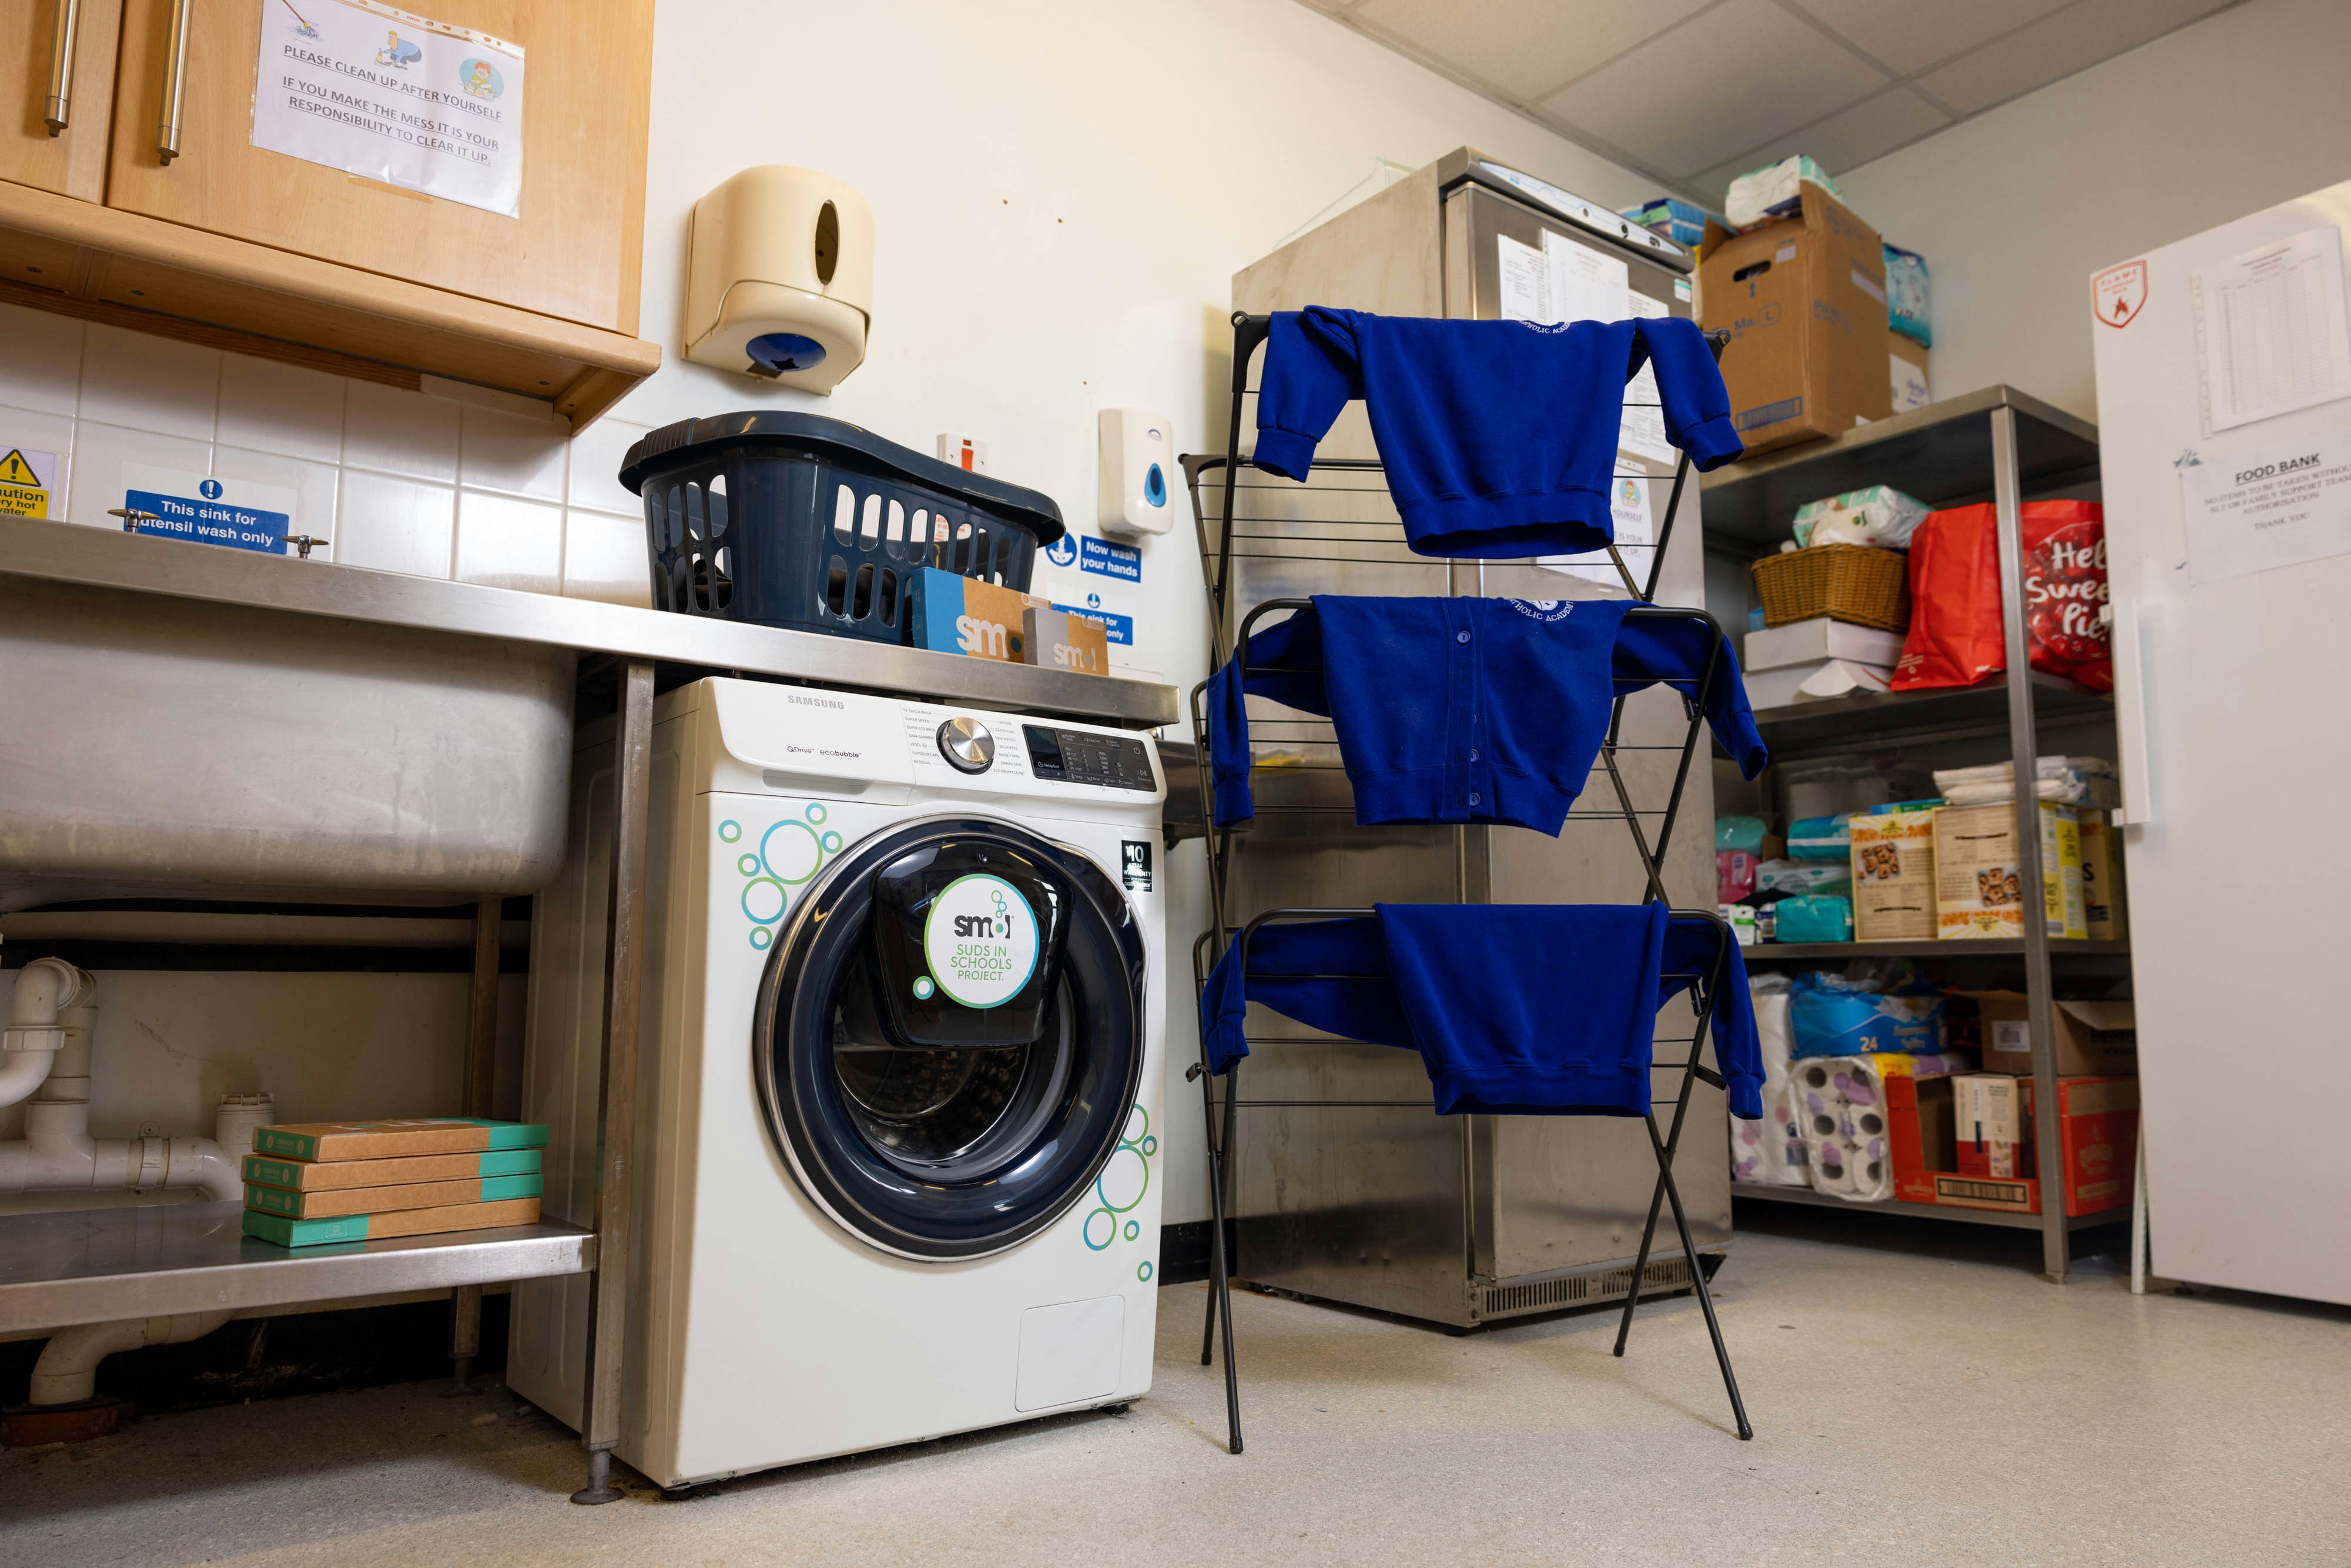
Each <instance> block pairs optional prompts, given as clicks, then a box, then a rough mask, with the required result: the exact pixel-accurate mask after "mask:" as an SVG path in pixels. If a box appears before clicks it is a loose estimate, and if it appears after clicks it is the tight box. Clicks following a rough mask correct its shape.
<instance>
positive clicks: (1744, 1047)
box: [1714, 942, 1763, 1122]
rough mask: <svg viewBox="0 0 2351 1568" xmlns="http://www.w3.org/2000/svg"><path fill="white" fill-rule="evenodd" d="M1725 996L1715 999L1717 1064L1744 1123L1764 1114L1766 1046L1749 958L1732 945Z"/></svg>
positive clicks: (1732, 1104)
mask: <svg viewBox="0 0 2351 1568" xmlns="http://www.w3.org/2000/svg"><path fill="white" fill-rule="evenodd" d="M1725 957H1726V958H1727V959H1728V962H1727V963H1725V965H1724V966H1723V971H1724V972H1723V977H1722V994H1721V995H1720V996H1718V997H1716V998H1714V1064H1715V1066H1716V1067H1718V1068H1719V1069H1721V1071H1722V1082H1723V1093H1724V1095H1725V1096H1726V1097H1727V1098H1728V1099H1729V1102H1730V1113H1731V1114H1732V1115H1734V1116H1736V1117H1738V1118H1739V1119H1740V1120H1741V1121H1743V1122H1753V1121H1757V1120H1760V1119H1761V1116H1762V1114H1763V1043H1762V1040H1761V1037H1759V1036H1758V1035H1757V1033H1756V1032H1755V998H1754V996H1753V995H1752V994H1751V993H1750V991H1749V990H1748V987H1747V957H1746V955H1744V954H1742V953H1741V952H1740V950H1739V944H1738V943H1736V942H1732V943H1731V944H1730V945H1729V952H1728V953H1727V954H1725Z"/></svg>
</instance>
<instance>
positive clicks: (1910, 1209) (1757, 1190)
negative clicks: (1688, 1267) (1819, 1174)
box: [1730, 1181, 2131, 1230]
mask: <svg viewBox="0 0 2351 1568" xmlns="http://www.w3.org/2000/svg"><path fill="white" fill-rule="evenodd" d="M1730 1196H1731V1197H1746V1198H1756V1199H1760V1200H1761V1201H1762V1202H1765V1203H1797V1204H1804V1205H1807V1206H1809V1207H1813V1208H1838V1209H1844V1210H1847V1211H1849V1212H1855V1213H1862V1214H1902V1215H1910V1216H1913V1217H1915V1218H1920V1219H1952V1220H1957V1221H1959V1223H1960V1224H1962V1225H2004V1226H2007V1227H2009V1228H2011V1229H2015V1230H2039V1229H2041V1228H2043V1226H2042V1220H2041V1216H2040V1215H2038V1214H2019V1213H2016V1212H2014V1211H2013V1210H2011V1209H2004V1208H1962V1207H1959V1205H1957V1204H1949V1203H1905V1202H1903V1201H1902V1200H1901V1199H1900V1198H1896V1197H1888V1198H1880V1199H1878V1200H1877V1201H1876V1202H1874V1203H1855V1202H1853V1201H1851V1200H1849V1199H1846V1198H1842V1197H1837V1196H1836V1195H1835V1194H1834V1193H1826V1192H1814V1191H1813V1189H1812V1188H1811V1187H1808V1186H1763V1185H1762V1184H1761V1183H1760V1182H1750V1181H1735V1182H1732V1183H1731V1184H1730ZM2130 1215H2131V1211H2130V1210H2129V1209H2128V1208H2127V1207H2125V1208H2104V1209H2100V1210H2099V1211H2098V1212H2096V1213H2095V1214H2069V1215H2067V1216H2066V1217H2065V1228H2066V1229H2068V1230H2089V1229H2092V1228H2095V1227H2097V1226H2101V1225H2127V1224H2129V1223H2130Z"/></svg>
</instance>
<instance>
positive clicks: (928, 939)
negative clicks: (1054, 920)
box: [923, 873, 1037, 1008]
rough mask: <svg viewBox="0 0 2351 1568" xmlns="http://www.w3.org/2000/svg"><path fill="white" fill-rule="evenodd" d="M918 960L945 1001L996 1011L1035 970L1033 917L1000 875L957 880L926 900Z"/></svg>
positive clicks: (1035, 921)
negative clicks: (927, 964)
mask: <svg viewBox="0 0 2351 1568" xmlns="http://www.w3.org/2000/svg"><path fill="white" fill-rule="evenodd" d="M923 955H924V956H925V958H927V959H928V960H929V961H930V966H931V975H932V977H933V978H935V980H936V981H937V982H938V987H939V989H941V990H943V991H945V992H946V994H947V997H948V999H949V1000H952V1001H957V1002H961V1003H962V1004H963V1005H964V1006H965V1007H967V1008H992V1007H997V1006H998V1005H1000V1004H1002V1003H1004V1002H1007V1001H1009V1000H1011V999H1012V998H1014V997H1016V996H1018V995H1019V992H1020V988H1021V987H1023V986H1025V985H1027V984H1028V983H1029V976H1030V975H1032V974H1034V973H1036V971H1037V912H1036V911H1035V910H1033V909H1031V908H1029V901H1028V900H1027V899H1025V898H1023V897H1021V896H1020V890H1019V888H1016V887H1014V886H1013V885H1012V884H1011V883H1008V882H1007V881H1005V880H1004V879H1003V878H1002V877H1000V876H988V875H986V874H984V873H978V874H974V875H971V876H959V877H957V878H956V880H955V881H953V882H951V883H947V885H946V887H944V888H942V889H941V890H940V891H939V894H938V896H937V897H935V898H934V899H932V900H931V913H930V915H929V917H928V918H927V919H926V920H925V921H924V923H923Z"/></svg>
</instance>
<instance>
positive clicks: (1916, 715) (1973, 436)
mask: <svg viewBox="0 0 2351 1568" xmlns="http://www.w3.org/2000/svg"><path fill="white" fill-rule="evenodd" d="M2097 478H2098V433H2097V430H2096V428H2095V426H2093V425H2091V424H2089V423H2086V422H2085V421H2083V420H2079V419H2076V418H2074V416H2073V415H2072V414H2069V413H2064V411H2063V410H2061V409H2057V408H2053V407H2052V406H2051V405H2049V404H2048V403H2045V402H2041V401H2040V400H2039V399H2038V398H2033V397H2029V396H2027V395H2026V394H2024V393H2022V392H2018V391H2016V390H2015V389H2014V388H2012V387H2005V386H1998V387H1987V388H1985V389H1984V390H1982V391H1980V392H1970V393H1968V394H1967V395H1966V396H1964V397H1958V398H1952V399H1949V400H1947V401H1945V402H1938V403H1932V404H1929V405H1928V407H1926V408H1922V409H1917V410H1915V411H1913V412H1911V413H1903V414H1896V415H1895V416H1894V417H1893V418H1891V419H1885V420H1879V421H1877V422H1876V423H1871V424H1868V425H1864V426H1862V427H1860V428H1858V429H1855V430H1852V431H1849V432H1847V433H1846V434H1843V435H1838V436H1832V437H1830V438H1829V439H1827V440H1824V441H1815V442H1809V443H1806V444H1803V445H1801V446H1794V447H1790V448H1787V449H1785V450H1783V451H1780V452H1772V453H1767V454H1765V455H1761V456H1760V457H1755V458H1751V459H1749V460H1747V461H1745V462H1741V463H1735V464H1732V465H1729V466H1727V467H1722V468H1718V469H1716V470H1715V471H1714V472H1713V473H1711V474H1708V475H1707V476H1704V477H1703V478H1702V479H1701V481H1700V494H1701V495H1702V497H1703V498H1704V503H1705V505H1704V510H1703V513H1702V517H1703V523H1702V527H1703V528H1704V529H1705V531H1706V534H1707V536H1708V538H1709V540H1711V541H1715V542H1716V543H1717V545H1718V546H1719V545H1720V544H1721V543H1723V542H1729V544H1731V545H1732V547H1733V548H1734V549H1742V550H1743V551H1744V552H1745V553H1749V554H1754V555H1760V554H1761V553H1763V552H1764V551H1766V550H1771V549H1777V548H1778V547H1779V543H1780V541H1781V539H1782V538H1785V537H1786V534H1787V529H1788V526H1789V523H1790V520H1791V519H1792V517H1794V515H1795V511H1796V508H1797V507H1800V506H1802V505H1803V504H1804V503H1805V502H1807V501H1812V500H1817V499H1819V498H1820V497H1823V496H1834V495H1837V494H1840V493H1842V492H1844V491H1847V490H1855V489H1859V488H1861V487H1863V486H1868V485H1891V486H1894V487H1895V488H1896V489H1897V490H1900V491H1902V492H1904V493H1905V494H1907V495H1909V496H1912V497H1917V499H1918V500H1921V501H1924V502H1926V503H1927V504H1928V505H1929V506H1933V507H1950V506H1965V505H1969V504H1971V503H1975V502H1982V501H1989V502H1991V503H1992V505H1993V507H1994V508H1995V511H1996V515H1997V517H1998V527H1999V546H2000V594H2001V619H2002V622H2003V625H2004V628H2005V632H2006V635H2005V638H2004V643H2005V651H2006V653H2007V664H2008V670H2009V672H2010V674H2008V675H2005V676H2001V677H1998V678H1995V679H1992V680H1990V681H1986V682H1984V683H1982V684H1980V685H1974V686H1968V687H1962V688H1956V689H1952V690H1948V691H1933V692H1909V693H1885V694H1870V695H1857V696H1850V697H1844V698H1840V699H1837V700H1834V701H1830V702H1822V703H1802V704H1797V705H1794V706H1791V707H1787V708H1780V709H1767V710H1765V711H1764V712H1762V713H1759V714H1758V715H1756V724H1757V727H1758V728H1759V729H1760V730H1761V732H1762V735H1763V738H1764V740H1765V741H1766V742H1767V743H1768V744H1769V745H1770V746H1771V755H1772V760H1773V763H1774V764H1775V765H1778V764H1781V763H1783V762H1785V761H1787V760H1789V759H1791V758H1803V757H1817V756H1822V755H1825V754H1828V753H1832V752H1837V751H1844V750H1854V749H1859V748H1862V747H1872V748H1876V747H1884V746H1886V745H1887V744H1889V743H1893V742H1896V741H1925V740H1928V739H1933V740H1955V739H1962V738H1966V737H1970V736H1974V737H1985V738H1991V737H2005V738H2006V741H2007V747H2006V749H2007V754H2008V756H2009V758H2010V759H2011V762H2012V763H2013V764H2014V766H2015V768H2016V776H2017V778H2018V779H2021V780H2022V779H2032V777H2033V759H2034V758H2036V757H2037V756H2039V754H2040V749H2041V747H2040V743H2039V727H2040V726H2041V724H2042V723H2043V722H2044V721H2046V722H2063V721H2066V720H2079V719H2084V718H2092V717H2095V716H2099V715H2101V714H2106V713H2111V712H2112V708H2113V703H2112V699H2111V698H2110V697H2108V696H2106V695H2105V694H2103V693H2097V692H2092V691H2089V690H2087V689H2085V688H2084V687H2082V686H2080V685H2075V684H2074V682H2071V681H2066V680H2060V679H2057V678H2056V677H2053V676H2049V675H2044V674H2037V673H2031V674H2027V676H2026V678H2024V679H2021V680H2020V679H2016V678H2013V676H2014V673H2015V672H2018V671H2027V672H2030V670H2031V664H2030V660H2029V657H2028V655H2029V652H2030V634H2029V629H2028V627H2027V624H2026V620H2025V615H2024V549H2023V528H2022V515H2021V508H2022V505H2023V503H2024V501H2025V500H2026V499H2027V498H2028V497H2034V496H2041V495H2046V494H2049V493H2051V492H2053V491H2059V490H2071V489H2074V488H2076V487H2079V486H2088V485H2095V483H2096V481H2097ZM2016 818H2017V841H2018V860H2019V862H2020V863H2019V866H2018V871H2019V873H2020V874H2021V880H2022V883H2023V885H2024V886H2026V887H2028V888H2038V887H2040V886H2041V885H2042V880H2041V879H2042V870H2041V833H2040V828H2039V823H2038V821H2037V820H2036V818H2037V800H2036V799H2035V797H2034V796H2033V795H2032V793H2031V791H2030V790H2029V789H2028V790H2024V791H2021V792H2020V793H2019V795H2018V798H2017V803H2016ZM2030 907H2031V906H2030V905H2028V909H2030ZM1746 951H1747V958H1748V962H1749V964H1750V966H1756V965H1761V964H1777V963H1780V962H1783V961H1789V962H1802V961H1812V962H1820V961H1823V960H1828V961H1835V960H1842V959H1846V958H1855V957H1911V958H1929V959H1933V960H1935V961H1937V962H1938V964H1948V963H1954V962H1957V963H1966V964H1969V965H1970V966H1974V967H1980V966H1982V965H1984V964H1986V963H1992V964H1996V965H1999V966H2001V967H2003V968H2004V969H2005V971H2006V972H2007V973H2008V974H2009V975H2011V976H2015V975H2016V974H2017V972H2018V971H2020V970H2021V971H2022V974H2021V978H2022V990H2023V991H2024V992H2025V994H2026V996H2027V997H2028V998H2030V1002H2029V1014H2028V1016H2029V1019H2030V1025H2031V1029H2032V1042H2033V1051H2032V1083H2033V1103H2034V1104H2035V1105H2036V1106H2038V1107H2041V1108H2042V1109H2043V1114H2041V1115H2038V1116H2036V1117H2035V1118H2034V1141H2035V1145H2036V1152H2037V1154H2038V1157H2039V1168H2040V1169H2041V1171H2043V1173H2046V1174H2045V1176H2044V1179H2043V1183H2042V1208H2043V1212H2042V1213H2040V1214H2037V1215H2033V1214H2011V1213H2004V1212H2001V1211H1997V1210H1991V1209H1971V1208H1960V1207H1944V1206H1941V1205H1932V1204H1916V1203H1904V1202H1900V1201H1896V1200H1887V1201H1884V1202H1879V1203H1869V1204H1858V1203H1856V1204H1847V1203H1846V1202H1845V1200H1844V1199H1843V1198H1839V1197H1830V1196H1825V1195H1823V1194H1820V1193H1817V1192H1814V1191H1813V1190H1812V1189H1811V1188H1809V1187H1804V1188H1797V1187H1767V1186H1757V1185H1751V1184H1747V1183H1734V1184H1733V1185H1732V1189H1731V1190H1732V1192H1733V1193H1734V1194H1735V1195H1737V1196H1739V1197H1754V1198H1763V1199H1767V1200H1770V1201H1775V1202H1790V1203H1813V1204H1819V1205H1822V1206H1824V1207H1826V1206H1835V1207H1851V1208H1859V1209H1870V1210H1875V1211H1876V1212H1879V1213H1899V1214H1915V1215H1920V1216H1925V1217H1928V1218H1936V1219H1951V1220H1959V1221H1962V1222H1972V1223H1978V1224H1986V1225H2006V1226H2011V1227H2019V1228H2033V1229H2037V1230H2039V1231H2040V1232H2041V1239H2042V1267H2043V1271H2044V1272H2046V1273H2047V1274H2048V1276H2049V1277H2050V1278H2051V1279H2052V1280H2055V1281H2064V1278H2065V1276H2066V1271H2067V1266H2068V1260H2069V1252H2070V1249H2069V1244H2068V1238H2069V1235H2070V1233H2071V1232H2072V1231H2074V1230H2078V1229H2082V1228H2085V1227H2086V1226H2090V1225H2098V1224H2105V1223H2111V1222H2113V1221H2114V1220H2116V1219H2118V1218H2122V1217H2123V1216H2124V1215H2126V1214H2127V1212H2128V1211H2127V1210H2120V1211H2116V1212H2115V1213H2101V1214H2093V1215H2083V1216H2077V1217H2074V1218H2068V1217H2067V1216H2066V1215H2065V1213H2064V1201H2063V1197H2062V1184H2061V1183H2059V1182H2058V1181H2056V1180H2055V1179H2053V1177H2054V1174H2055V1173H2057V1172H2058V1171H2060V1170H2062V1168H2063V1161H2062V1159H2061V1156H2060V1153H2059V1146H2058V1124H2057V1118H2056V1116H2055V1115H2053V1114H2050V1113H2047V1112H2048V1111H2049V1110H2050V1108H2053V1107H2054V1106H2055V1105H2056V1103H2057V1071H2056V1061H2055V1057H2054V1054H2053V1051H2052V1041H2053V1039H2054V1032H2053V1030H2054V1024H2053V998H2054V996H2055V986H2054V972H2055V970H2056V968H2057V967H2059V965H2060V964H2061V963H2062V964H2064V967H2066V970H2067V973H2068V975H2069V976H2072V975H2075V974H2081V975H2084V976H2085V977H2086V976H2088V975H2090V974H2092V973H2093V972H2095V970H2096V969H2099V968H2104V969H2106V970H2109V971H2110V972H2123V971H2126V966H2127V963H2128V956H2129V951H2130V949H2129V945H2128V944H2127V943H2126V942H2085V941H2068V940H2065V939H2063V938H2055V939H2053V938H2052V937H2051V936H2049V935H2048V933H2047V931H2046V929H2045V927H2044V925H2043V923H2042V922H2041V921H2038V920H2033V919H2030V918H2028V919H2027V921H2026V922H2025V934H2024V936H2022V939H2016V940H2009V941H1999V942H1936V941H1919V942H1867V943H1863V942H1851V943H1847V942H1833V943H1795V944H1788V945H1785V946H1782V945H1779V944H1766V945H1763V946H1755V947H1750V948H1748V949H1747V950H1746Z"/></svg>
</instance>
